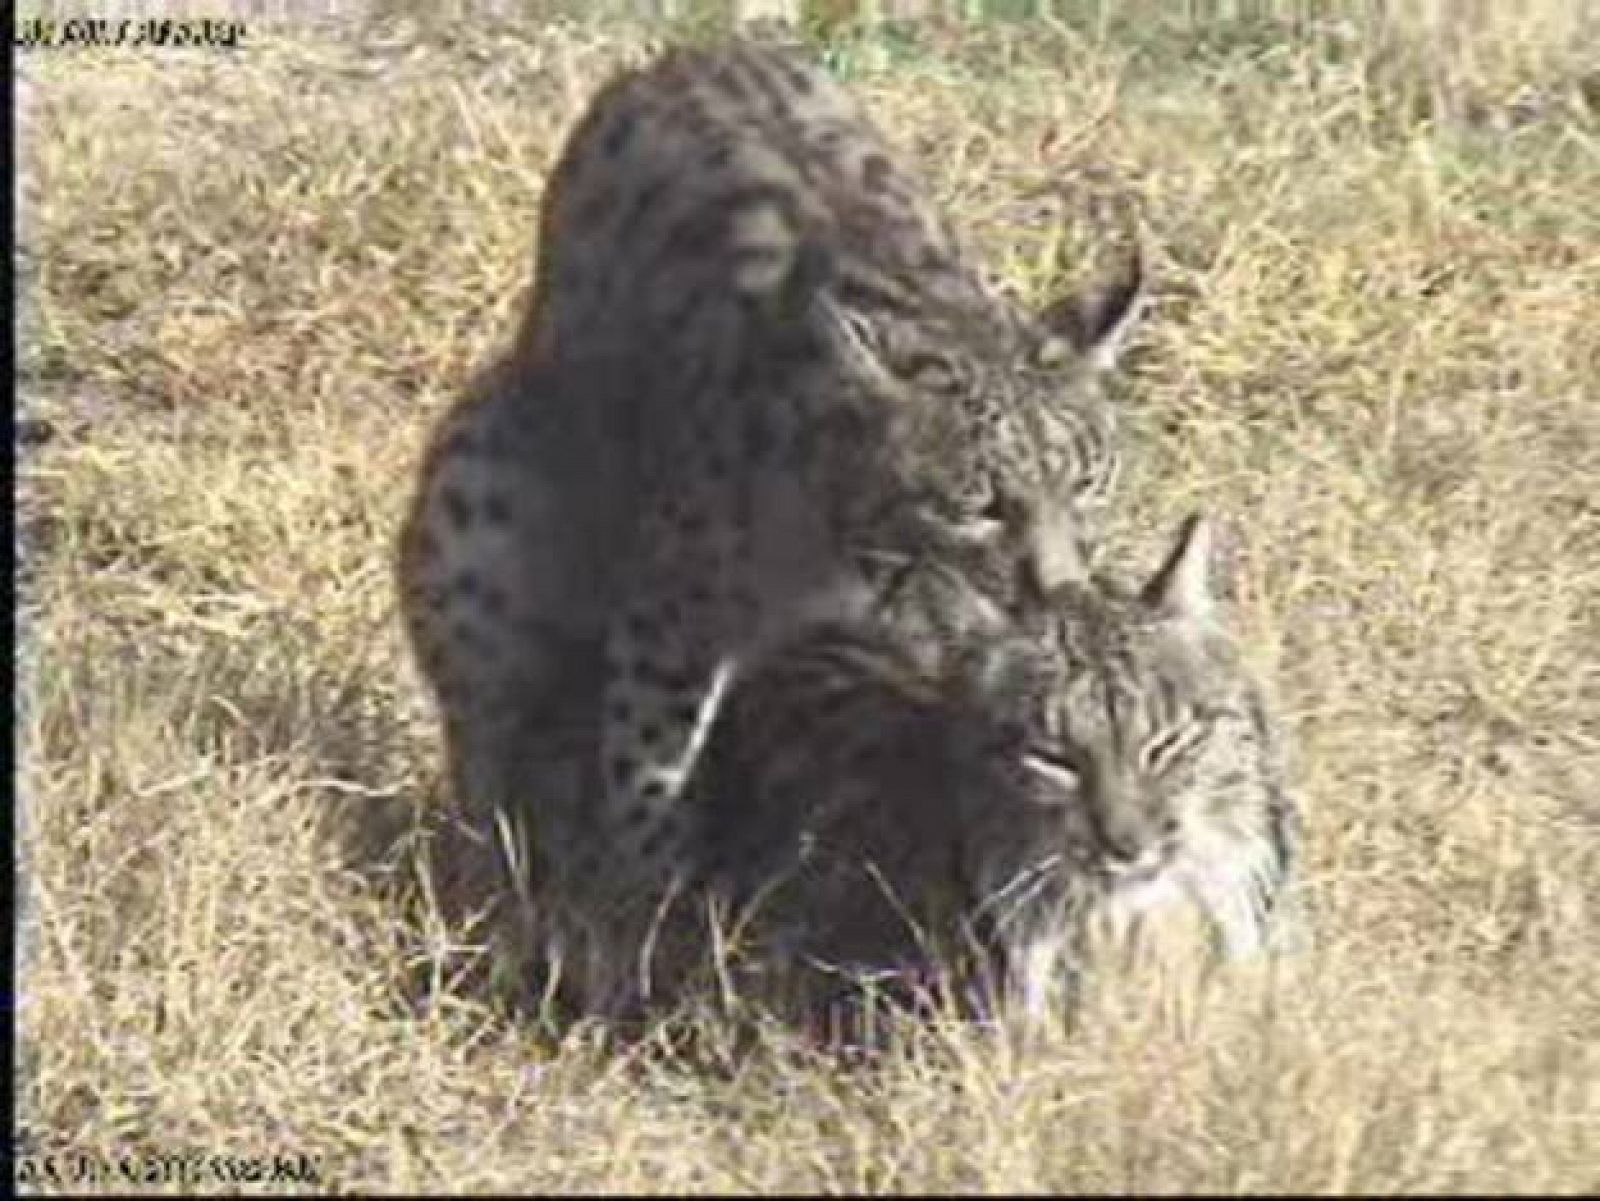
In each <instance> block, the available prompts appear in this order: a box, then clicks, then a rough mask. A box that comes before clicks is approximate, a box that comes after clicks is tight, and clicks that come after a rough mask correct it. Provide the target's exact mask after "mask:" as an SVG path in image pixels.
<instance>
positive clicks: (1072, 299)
mask: <svg viewBox="0 0 1600 1201" xmlns="http://www.w3.org/2000/svg"><path fill="white" fill-rule="evenodd" d="M1148 304H1149V294H1148V292H1147V290H1146V287H1145V276H1144V256H1143V255H1142V254H1141V253H1140V251H1139V248H1138V247H1137V246H1135V247H1134V249H1133V253H1132V254H1131V255H1130V256H1129V259H1128V263H1127V266H1126V268H1125V269H1124V270H1123V272H1122V273H1121V274H1120V275H1118V276H1117V277H1116V278H1114V279H1112V280H1109V281H1106V282H1104V283H1102V284H1100V285H1099V286H1097V287H1095V288H1093V289H1091V290H1090V291H1088V292H1087V293H1084V294H1083V295H1081V296H1066V297H1062V298H1061V299H1059V300H1057V301H1055V302H1053V303H1052V304H1050V305H1048V306H1047V307H1046V308H1045V309H1044V310H1043V311H1042V312H1041V313H1040V314H1039V321H1040V322H1041V324H1043V326H1044V327H1045V329H1046V330H1048V331H1049V332H1050V334H1051V335H1052V336H1051V337H1050V338H1048V339H1046V341H1045V344H1044V345H1043V346H1042V347H1040V350H1039V359H1040V362H1041V363H1042V364H1044V365H1045V366H1049V365H1050V364H1051V362H1052V361H1059V360H1060V359H1061V358H1063V357H1064V351H1065V349H1066V347H1065V346H1063V345H1062V343H1065V344H1066V346H1070V347H1071V349H1072V350H1073V351H1075V352H1076V353H1077V355H1078V356H1079V357H1080V358H1082V359H1083V360H1084V361H1086V362H1087V363H1088V364H1089V366H1090V367H1091V368H1092V369H1093V370H1095V371H1109V370H1111V369H1112V368H1113V367H1115V366H1116V365H1117V360H1118V359H1119V358H1120V357H1121V355H1122V351H1123V349H1124V348H1125V347H1126V346H1127V344H1128V340H1129V338H1130V337H1131V336H1132V334H1133V331H1134V330H1135V329H1136V328H1137V327H1138V325H1139V321H1140V318H1142V317H1143V315H1144V310H1145V309H1146V307H1148Z"/></svg>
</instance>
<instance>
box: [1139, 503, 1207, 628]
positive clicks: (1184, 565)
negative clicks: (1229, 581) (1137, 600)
mask: <svg viewBox="0 0 1600 1201" xmlns="http://www.w3.org/2000/svg"><path fill="white" fill-rule="evenodd" d="M1210 566H1211V523H1210V522H1209V521H1208V520H1207V519H1206V516H1205V514H1203V513H1191V514H1190V515H1189V516H1188V517H1187V518H1186V519H1185V520H1184V523H1183V528H1182V529H1180V530H1179V531H1178V538H1177V541H1176V542H1175V543H1174V544H1173V547H1172V550H1171V551H1169V552H1168V554H1167V558H1166V562H1164V563H1162V564H1161V567H1160V568H1159V569H1158V570H1157V571H1156V573H1155V575H1154V576H1152V577H1151V578H1150V582H1149V583H1148V584H1146V585H1145V586H1144V592H1143V593H1141V598H1142V599H1143V601H1144V603H1145V604H1147V605H1149V606H1150V607H1151V608H1152V609H1155V610H1157V611H1158V612H1160V613H1161V614H1162V615H1163V616H1166V617H1169V618H1172V619H1173V620H1175V621H1180V622H1183V623H1185V624H1191V623H1204V622H1207V621H1209V620H1210V619H1211V615H1212V610H1213V604H1212V599H1211V586H1210V584H1209V582H1208V581H1207V579H1206V576H1207V574H1208V573H1209V570H1210Z"/></svg>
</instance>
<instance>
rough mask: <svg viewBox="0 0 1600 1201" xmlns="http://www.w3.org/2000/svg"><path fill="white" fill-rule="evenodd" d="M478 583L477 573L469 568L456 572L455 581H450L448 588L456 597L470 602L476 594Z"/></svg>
mask: <svg viewBox="0 0 1600 1201" xmlns="http://www.w3.org/2000/svg"><path fill="white" fill-rule="evenodd" d="M479 583H480V581H479V580H478V573H477V572H475V571H473V570H472V568H470V567H463V568H462V569H461V570H460V571H458V572H456V577H455V579H453V580H451V581H450V588H451V591H453V592H454V593H455V594H456V595H457V596H460V597H463V598H464V599H466V600H471V599H472V598H473V597H474V596H476V595H477V594H478V587H479Z"/></svg>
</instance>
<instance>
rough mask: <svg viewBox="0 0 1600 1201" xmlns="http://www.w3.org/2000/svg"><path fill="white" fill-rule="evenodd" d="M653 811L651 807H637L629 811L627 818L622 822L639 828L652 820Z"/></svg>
mask: <svg viewBox="0 0 1600 1201" xmlns="http://www.w3.org/2000/svg"><path fill="white" fill-rule="evenodd" d="M651 816H652V811H651V809H650V806H649V805H635V806H634V807H633V808H632V809H630V810H628V813H627V816H626V817H624V818H623V819H622V820H623V821H624V822H626V823H627V824H628V825H630V826H634V827H639V826H642V825H644V824H645V823H646V822H648V821H649V820H650V818H651Z"/></svg>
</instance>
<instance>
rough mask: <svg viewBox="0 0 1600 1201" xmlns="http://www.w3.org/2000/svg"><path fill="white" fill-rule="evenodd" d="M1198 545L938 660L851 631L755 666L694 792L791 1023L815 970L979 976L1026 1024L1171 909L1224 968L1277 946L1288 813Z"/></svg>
mask: <svg viewBox="0 0 1600 1201" xmlns="http://www.w3.org/2000/svg"><path fill="white" fill-rule="evenodd" d="M1207 528H1208V527H1207V525H1206V524H1205V523H1204V522H1203V521H1200V520H1199V519H1193V520H1191V521H1190V522H1189V523H1188V524H1186V526H1185V528H1184V530H1183V531H1182V533H1181V534H1180V536H1179V538H1178V539H1177V541H1176V543H1175V545H1174V547H1173V549H1172V551H1171V552H1170V554H1169V556H1168V558H1167V561H1166V562H1165V563H1164V564H1163V565H1162V567H1161V568H1160V569H1159V570H1158V571H1157V572H1156V573H1155V574H1154V575H1153V577H1152V578H1151V579H1150V581H1149V582H1148V584H1147V585H1146V586H1145V587H1144V588H1143V589H1142V590H1141V591H1139V592H1138V593H1131V592H1129V591H1127V590H1125V589H1123V588H1121V587H1119V586H1117V585H1116V584H1115V583H1112V582H1107V581H1104V580H1098V581H1091V580H1090V579H1089V578H1088V576H1087V574H1086V573H1081V574H1073V575H1071V576H1069V578H1067V579H1065V580H1063V581H1061V582H1060V584H1059V585H1058V587H1057V589H1056V590H1055V591H1054V592H1053V593H1052V594H1051V595H1050V596H1049V597H1048V598H1045V599H1043V600H1042V601H1041V603H1040V604H1039V605H1038V606H1037V608H1035V609H1034V610H1033V611H1032V612H1031V613H1027V614H1025V615H1024V616H1023V618H1022V619H1021V620H1020V621H1019V622H1018V623H1017V624H1016V626H1015V627H1014V628H1013V629H1012V630H1011V632H1009V633H1004V634H999V635H985V636H982V637H979V638H976V639H973V640H971V641H969V642H968V643H967V644H966V645H964V646H961V647H959V648H952V650H951V653H950V654H949V655H947V656H946V657H945V658H944V661H943V662H942V663H939V662H937V661H933V660H926V659H924V660H923V661H920V662H919V661H918V658H917V656H916V655H915V654H914V653H911V652H910V651H908V646H907V644H906V643H905V641H904V640H903V639H900V638H898V637H897V636H895V635H894V634H893V633H886V632H885V631H883V630H881V629H878V630H874V629H872V628H871V627H868V626H864V625H860V624H858V625H856V626H853V627H833V628H821V627H819V628H816V629H813V630H808V631H806V632H803V633H802V634H800V635H798V636H797V639H796V640H795V642H794V643H792V644H791V645H790V646H788V647H786V648H785V650H784V651H782V652H781V653H778V654H775V655H774V656H772V657H771V658H770V659H769V660H768V661H767V662H765V663H764V664H763V665H762V666H761V667H760V668H759V669H756V670H754V671H753V672H752V674H751V675H750V676H748V677H747V678H746V679H745V681H744V682H743V683H742V685H741V687H740V688H739V689H738V690H737V691H736V693H735V694H734V696H733V697H732V698H731V700H730V702H729V712H728V717H727V721H726V722H725V724H724V725H723V726H722V727H721V728H720V729H719V731H718V737H717V738H715V739H714V740H713V744H712V747H711V748H710V750H709V752H708V758H707V770H706V774H705V777H704V779H703V781H702V786H703V787H704V789H705V790H706V793H707V800H706V821H705V830H706V838H707V842H706V845H707V847H708V854H709V855H710V859H711V868H710V870H709V873H708V875H709V877H710V879H711V880H713V881H714V882H715V884H714V887H719V888H721V889H722V890H724V891H725V892H726V893H727V894H728V895H729V896H731V897H733V898H735V900H734V904H733V908H734V909H735V910H738V909H740V908H741V907H745V908H750V909H752V910H753V913H754V916H753V919H751V920H750V921H749V922H748V925H749V927H750V928H752V929H753V930H754V931H756V933H755V934H754V935H752V936H751V937H752V939H753V941H754V942H755V943H756V944H757V951H756V953H755V954H753V955H752V956H750V960H751V962H753V963H755V964H756V965H757V967H758V968H764V969H767V970H769V971H770V970H771V969H772V965H774V964H789V965H792V964H799V965H804V966H803V967H802V969H801V971H800V973H799V976H800V978H801V979H802V980H804V979H805V978H806V977H807V975H808V973H809V978H810V982H811V985H812V986H813V987H812V988H811V989H810V990H809V994H808V993H807V990H805V989H802V990H801V993H802V995H803V996H805V995H809V996H810V1001H809V1003H810V1004H815V1001H816V995H817V990H818V989H821V990H822V992H823V993H826V992H827V991H828V989H829V988H830V987H832V983H833V981H834V980H835V975H834V973H839V972H842V973H844V974H845V977H846V978H851V977H855V976H858V975H860V974H862V973H875V974H878V975H880V976H887V977H889V978H891V979H893V978H897V977H904V975H905V974H906V973H908V972H909V973H912V974H913V975H914V974H915V973H916V971H917V970H918V967H919V965H926V964H928V963H930V962H946V963H956V964H960V963H966V964H968V965H970V967H971V969H972V970H974V971H977V972H978V973H979V974H978V975H976V976H970V975H969V976H968V984H969V985H970V984H972V983H974V982H976V983H983V981H984V977H983V975H982V971H983V970H984V969H989V968H994V967H995V966H996V965H998V969H999V970H998V971H996V972H993V973H992V976H991V978H990V983H993V982H994V981H993V978H992V977H993V976H997V977H998V978H999V983H1000V984H1001V985H1002V987H1003V988H1004V991H1005V992H1006V993H1007V994H1009V996H1010V997H1011V1000H1012V1002H1013V1003H1014V1004H1016V1005H1018V1006H1020V1007H1021V1009H1022V1010H1023V1011H1024V1012H1025V1013H1027V1014H1029V1015H1031V1016H1034V1017H1038V1016H1041V1015H1043V1014H1044V1013H1045V1012H1047V1010H1048V1007H1049V1006H1050V1004H1051V1003H1052V1000H1053V999H1054V998H1055V997H1056V996H1057V995H1058V994H1059V993H1060V992H1061V991H1062V990H1063V989H1068V988H1070V987H1071V985H1072V983H1073V981H1074V979H1075V976H1076V973H1077V970H1078V968H1079V966H1080V962H1079V961H1080V954H1081V952H1082V949H1083V943H1084V936H1085V934H1086V932H1087V931H1088V929H1089V928H1090V926H1091V924H1092V923H1094V922H1100V923H1102V924H1104V923H1107V922H1110V923H1113V924H1116V925H1119V926H1122V927H1124V928H1128V927H1132V926H1134V925H1136V924H1137V923H1138V922H1140V921H1142V920H1145V919H1146V918H1147V917H1151V916H1156V917H1159V915H1160V914H1162V913H1164V912H1166V911H1167V908H1168V907H1169V906H1173V905H1177V904H1185V903H1187V904H1189V905H1191V906H1192V907H1193V909H1194V910H1198V912H1199V913H1200V914H1202V915H1203V916H1204V917H1206V918H1208V919H1210V922H1211V924H1212V926H1213V928H1214V929H1215V930H1216V932H1217V934H1218V935H1219V936H1220V943H1221V947H1222V949H1223V951H1224V953H1225V954H1226V955H1227V956H1229V957H1238V956H1245V955H1249V954H1252V953H1254V952H1257V951H1260V950H1263V949H1265V948H1268V947H1273V946H1280V945H1284V944H1285V943H1286V942H1288V941H1289V939H1290V935H1291V933H1292V931H1293V930H1294V928H1295V925H1296V921H1295V919H1294V918H1293V917H1284V916H1282V913H1281V911H1282V910H1284V908H1285V906H1284V905H1282V904H1281V903H1280V901H1281V893H1282V889H1283V885H1284V883H1285V881H1286V879H1287V877H1288V874H1289V872H1290V870H1291V868H1292V865H1293V862H1294V857H1295V848H1296V844H1297V841H1298V828H1299V816H1298V808H1297V805H1296V804H1295V802H1294V800H1293V798H1292V797H1291V795H1290V794H1289V792H1288V791H1287V789H1286V785H1285V781H1284V777H1283V769H1282V766H1281V764H1280V755H1281V751H1280V735H1279V733H1278V729H1277V726H1276V723H1275V722H1274V721H1273V720H1272V719H1271V717H1270V716H1269V711H1268V709H1267V707H1266V705H1265V703H1264V701H1263V696H1262V693H1261V690H1260V688H1259V686H1258V685H1257V684H1256V682H1255V681H1254V680H1253V679H1252V678H1251V676H1250V675H1249V674H1248V672H1247V671H1246V670H1245V669H1244V667H1243V666H1242V664H1241V663H1240V661H1239V657H1238V655H1237V652H1236V651H1235V649H1234V646H1233V644H1232V642H1231V640H1230V638H1229V637H1228V635H1227V633H1226V631H1225V630H1224V629H1223V628H1222V626H1221V625H1220V623H1219V621H1218V619H1217V618H1216V616H1215V614H1214V613H1213V611H1212V604H1211V601H1210V597H1209V591H1208V587H1207V583H1206V579H1205V573H1206V568H1207V557H1208V554H1209V551H1208V533H1207ZM975 953H976V958H975V957H974V954H975ZM780 975H785V976H786V978H790V979H792V978H794V976H795V973H794V972H793V971H790V972H788V973H787V974H785V973H780ZM962 975H963V972H961V971H960V970H958V971H957V979H958V980H959V979H960V977H961V976H962Z"/></svg>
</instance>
